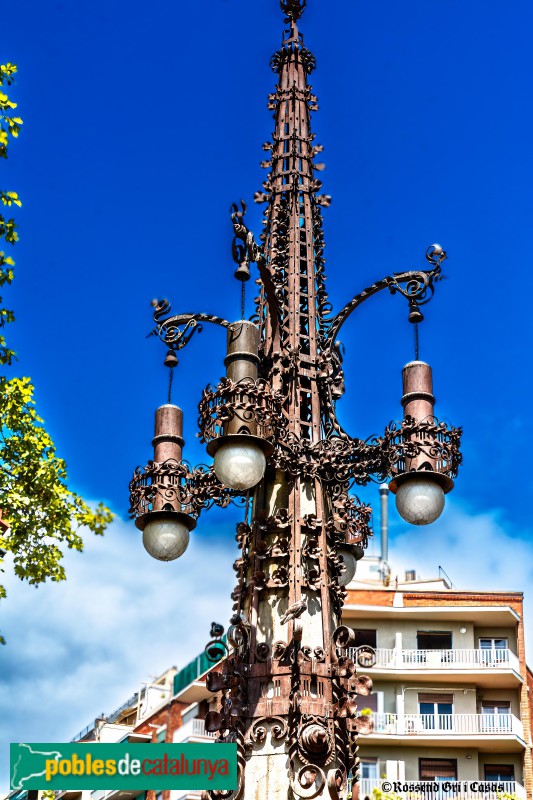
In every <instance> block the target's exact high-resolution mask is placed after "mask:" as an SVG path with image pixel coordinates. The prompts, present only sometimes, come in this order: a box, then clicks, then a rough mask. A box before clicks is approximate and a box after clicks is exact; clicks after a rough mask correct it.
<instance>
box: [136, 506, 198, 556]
mask: <svg viewBox="0 0 533 800" xmlns="http://www.w3.org/2000/svg"><path fill="white" fill-rule="evenodd" d="M143 545H144V548H145V550H147V552H148V553H150V555H151V556H152V557H153V558H157V560H158V561H174V559H175V558H179V557H180V556H182V555H183V553H184V552H185V551H186V549H187V547H188V545H189V528H188V526H187V525H186V524H185V523H184V522H182V521H181V520H179V519H172V517H167V518H165V517H162V518H161V517H160V518H158V519H153V520H149V521H148V522H147V523H146V525H145V526H144V530H143Z"/></svg>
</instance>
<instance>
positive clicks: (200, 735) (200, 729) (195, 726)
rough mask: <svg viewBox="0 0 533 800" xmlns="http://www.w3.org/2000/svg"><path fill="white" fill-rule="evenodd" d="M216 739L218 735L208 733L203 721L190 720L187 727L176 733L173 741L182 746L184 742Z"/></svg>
mask: <svg viewBox="0 0 533 800" xmlns="http://www.w3.org/2000/svg"><path fill="white" fill-rule="evenodd" d="M215 738H216V733H210V732H209V731H206V729H205V721H204V720H203V719H190V720H189V721H188V722H186V723H185V725H182V726H181V727H180V728H177V729H176V730H175V731H174V740H173V741H174V743H175V744H181V743H182V742H196V741H198V742H205V741H213V740H214V739H215Z"/></svg>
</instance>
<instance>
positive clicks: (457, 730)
mask: <svg viewBox="0 0 533 800" xmlns="http://www.w3.org/2000/svg"><path fill="white" fill-rule="evenodd" d="M372 720H373V722H374V729H373V731H372V733H374V734H375V733H379V734H383V733H385V734H392V735H403V734H419V735H421V736H438V735H440V736H464V735H472V734H474V735H476V734H478V735H483V736H484V735H487V736H491V735H502V734H514V735H515V736H520V737H521V738H522V737H523V735H524V730H523V726H522V722H521V721H520V720H519V719H518V718H517V717H515V716H514V715H513V714H500V715H495V714H404V715H400V714H388V713H377V714H372Z"/></svg>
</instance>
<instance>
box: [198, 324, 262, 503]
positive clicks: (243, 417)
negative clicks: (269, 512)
mask: <svg viewBox="0 0 533 800" xmlns="http://www.w3.org/2000/svg"><path fill="white" fill-rule="evenodd" d="M258 348H259V330H258V328H257V326H256V325H254V323H253V322H248V321H247V320H239V321H238V322H234V323H232V324H231V325H230V326H229V327H228V346H227V355H226V358H225V361H224V363H225V365H226V381H227V384H229V385H230V386H233V388H234V392H235V395H236V396H237V395H238V401H237V402H236V400H237V397H235V398H234V399H233V402H230V403H228V404H227V405H226V406H219V408H220V409H221V410H222V416H223V417H226V419H225V421H224V423H223V434H222V436H219V437H217V438H215V439H212V440H211V441H210V442H209V444H208V446H207V452H208V453H209V455H211V456H214V470H215V474H216V476H217V478H218V479H219V481H220V482H221V483H223V484H224V485H225V486H228V487H230V488H231V489H235V490H238V491H246V490H247V489H251V488H252V487H253V486H256V485H257V484H258V483H259V481H260V480H261V479H262V477H263V475H264V474H265V468H266V459H267V457H268V456H269V455H271V454H272V452H273V450H274V448H273V446H272V444H270V442H268V441H267V440H266V439H264V438H262V437H261V436H258V435H257V431H258V424H257V420H256V417H255V414H254V407H253V406H254V401H253V399H252V397H251V396H249V395H248V394H247V389H252V388H253V387H255V385H256V381H257V377H258V370H257V366H258V362H259V357H258ZM252 394H253V392H252Z"/></svg>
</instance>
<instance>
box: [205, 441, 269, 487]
mask: <svg viewBox="0 0 533 800" xmlns="http://www.w3.org/2000/svg"><path fill="white" fill-rule="evenodd" d="M214 468H215V475H216V476H217V478H218V479H219V481H220V482H221V483H223V484H224V486H229V488H230V489H236V490H238V491H243V490H245V489H251V488H252V486H256V485H257V484H258V483H259V481H260V480H261V478H262V477H263V475H264V474H265V468H266V458H265V454H264V453H263V451H262V450H261V448H260V447H259V446H258V445H256V444H255V443H254V442H249V441H246V440H244V441H243V440H242V439H239V441H237V442H232V441H228V442H224V444H222V445H221V446H220V447H219V448H218V450H217V451H216V453H215V458H214Z"/></svg>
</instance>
